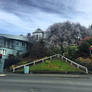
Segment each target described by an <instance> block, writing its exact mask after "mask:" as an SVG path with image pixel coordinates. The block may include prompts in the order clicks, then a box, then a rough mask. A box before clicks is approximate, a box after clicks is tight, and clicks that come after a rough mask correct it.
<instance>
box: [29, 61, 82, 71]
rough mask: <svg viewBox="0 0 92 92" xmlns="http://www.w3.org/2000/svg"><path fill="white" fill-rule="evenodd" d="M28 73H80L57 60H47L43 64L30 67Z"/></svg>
mask: <svg viewBox="0 0 92 92" xmlns="http://www.w3.org/2000/svg"><path fill="white" fill-rule="evenodd" d="M30 71H63V72H78V71H81V70H80V69H77V68H76V67H74V66H72V65H70V64H69V63H67V62H65V61H61V60H59V59H55V60H47V61H45V62H44V63H41V64H37V65H34V66H31V67H30Z"/></svg>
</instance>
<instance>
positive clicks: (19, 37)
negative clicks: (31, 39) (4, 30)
mask: <svg viewBox="0 0 92 92" xmlns="http://www.w3.org/2000/svg"><path fill="white" fill-rule="evenodd" d="M0 37H4V38H8V39H15V40H20V41H26V42H28V39H27V37H25V36H18V35H11V34H0Z"/></svg>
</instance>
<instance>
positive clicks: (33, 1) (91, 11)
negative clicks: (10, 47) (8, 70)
mask: <svg viewBox="0 0 92 92" xmlns="http://www.w3.org/2000/svg"><path fill="white" fill-rule="evenodd" d="M91 18H92V0H0V33H2V34H16V35H20V34H27V33H32V32H33V31H35V30H36V29H37V28H41V29H42V30H44V31H45V30H46V29H47V28H48V27H49V26H50V25H52V24H54V23H58V22H65V21H71V22H74V23H80V24H81V25H84V26H86V27H88V26H89V25H91V24H92V19H91Z"/></svg>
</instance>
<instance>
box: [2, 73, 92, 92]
mask: <svg viewBox="0 0 92 92" xmlns="http://www.w3.org/2000/svg"><path fill="white" fill-rule="evenodd" d="M65 76H66V77H65ZM0 92H92V76H91V75H75V76H72V75H70V76H69V75H68V76H67V75H64V76H61V75H40V74H35V75H33V74H28V75H24V74H7V75H6V76H3V77H2V76H1V77H0Z"/></svg>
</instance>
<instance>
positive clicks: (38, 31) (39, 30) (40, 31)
mask: <svg viewBox="0 0 92 92" xmlns="http://www.w3.org/2000/svg"><path fill="white" fill-rule="evenodd" d="M34 33H44V32H43V31H42V30H41V29H40V28H38V29H37V30H36V31H35V32H33V34H34Z"/></svg>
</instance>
